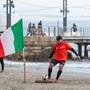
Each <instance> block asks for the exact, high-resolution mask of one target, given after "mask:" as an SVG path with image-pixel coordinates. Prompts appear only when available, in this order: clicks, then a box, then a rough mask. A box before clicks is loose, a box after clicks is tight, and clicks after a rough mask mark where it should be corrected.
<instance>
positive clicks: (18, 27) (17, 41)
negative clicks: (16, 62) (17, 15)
mask: <svg viewBox="0 0 90 90" xmlns="http://www.w3.org/2000/svg"><path fill="white" fill-rule="evenodd" d="M23 47H24V43H23V25H22V19H20V20H19V21H18V22H17V23H15V24H14V25H13V26H11V27H9V28H8V29H7V30H6V31H5V32H4V33H3V34H2V35H1V36H0V57H4V56H7V55H9V54H13V53H15V52H18V51H21V50H23Z"/></svg>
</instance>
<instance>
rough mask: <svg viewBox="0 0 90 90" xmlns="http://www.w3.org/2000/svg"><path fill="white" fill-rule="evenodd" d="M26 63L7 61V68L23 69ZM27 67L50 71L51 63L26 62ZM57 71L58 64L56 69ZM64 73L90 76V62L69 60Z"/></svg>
mask: <svg viewBox="0 0 90 90" xmlns="http://www.w3.org/2000/svg"><path fill="white" fill-rule="evenodd" d="M23 65H24V62H16V61H8V60H5V66H6V67H13V66H14V67H22V68H23ZM26 65H27V67H29V68H34V69H37V68H40V69H44V70H45V69H46V70H47V69H48V66H49V63H48V62H26ZM54 68H56V69H53V70H55V71H56V70H57V69H58V64H57V65H56V66H55V67H54ZM63 70H64V71H66V72H77V73H88V74H90V60H87V59H83V60H80V61H78V60H75V61H73V60H67V62H66V64H65V66H64V69H63Z"/></svg>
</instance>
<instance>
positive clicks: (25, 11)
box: [0, 0, 90, 21]
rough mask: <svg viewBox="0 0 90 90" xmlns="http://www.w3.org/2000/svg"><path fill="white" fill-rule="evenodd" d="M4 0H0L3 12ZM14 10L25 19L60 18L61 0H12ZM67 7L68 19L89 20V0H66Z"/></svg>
mask: <svg viewBox="0 0 90 90" xmlns="http://www.w3.org/2000/svg"><path fill="white" fill-rule="evenodd" d="M5 1H6V0H0V11H3V12H5V10H6V9H5V8H3V7H2V4H5V3H6V2H5ZM13 1H14V5H15V8H12V12H15V14H17V15H18V16H20V17H22V18H23V19H25V20H32V21H33V20H40V19H41V20H46V21H47V20H48V21H56V20H57V19H60V20H62V18H63V14H62V13H60V10H62V9H63V0H13ZM67 9H68V10H69V13H68V14H67V17H68V19H69V20H83V19H84V20H90V0H67Z"/></svg>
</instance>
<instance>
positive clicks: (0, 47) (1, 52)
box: [0, 40, 5, 57]
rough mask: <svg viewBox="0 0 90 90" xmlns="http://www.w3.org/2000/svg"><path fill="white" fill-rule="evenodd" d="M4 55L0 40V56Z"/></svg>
mask: <svg viewBox="0 0 90 90" xmlns="http://www.w3.org/2000/svg"><path fill="white" fill-rule="evenodd" d="M4 56H5V53H4V49H3V46H2V43H1V40H0V57H4Z"/></svg>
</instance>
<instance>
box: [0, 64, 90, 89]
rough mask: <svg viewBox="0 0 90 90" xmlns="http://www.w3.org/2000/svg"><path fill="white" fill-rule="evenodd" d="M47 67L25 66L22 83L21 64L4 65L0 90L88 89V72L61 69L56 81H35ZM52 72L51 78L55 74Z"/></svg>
mask: <svg viewBox="0 0 90 90" xmlns="http://www.w3.org/2000/svg"><path fill="white" fill-rule="evenodd" d="M46 73H47V68H39V67H37V68H36V67H30V66H29V67H26V82H25V83H24V82H23V81H24V69H23V66H6V67H5V71H4V72H3V73H0V90H90V74H83V73H73V72H66V71H65V70H64V71H63V73H62V75H61V77H60V78H59V82H58V83H35V80H38V79H39V80H40V79H41V78H42V75H45V74H46ZM56 73H57V72H56V71H53V73H52V80H54V78H55V76H56Z"/></svg>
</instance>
